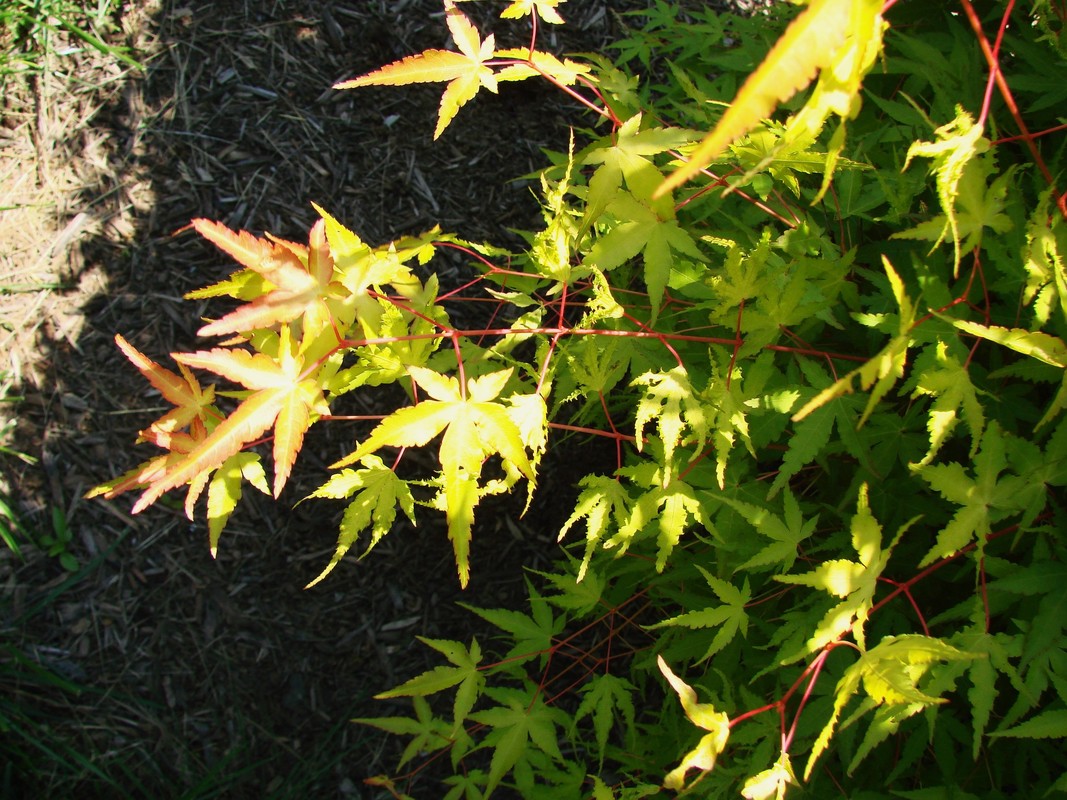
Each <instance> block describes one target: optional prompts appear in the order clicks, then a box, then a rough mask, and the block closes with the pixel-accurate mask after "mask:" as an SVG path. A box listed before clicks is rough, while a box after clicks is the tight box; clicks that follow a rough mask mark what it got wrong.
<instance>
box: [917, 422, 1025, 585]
mask: <svg viewBox="0 0 1067 800" xmlns="http://www.w3.org/2000/svg"><path fill="white" fill-rule="evenodd" d="M1005 441H1006V434H1005V433H1004V432H1003V431H1002V430H1001V428H1000V425H999V424H997V422H996V421H993V422H990V423H989V426H988V427H987V428H986V432H985V435H984V436H983V437H982V443H981V444H982V446H981V448H980V449H979V450H978V454H977V455H976V456H975V457H974V459H973V463H974V477H973V478H971V477H970V476H968V475H967V470H966V469H965V468H964V466H963V465H962V464H959V463H957V462H955V461H953V462H950V463H948V464H932V465H928V466H925V467H921V468H920V469H918V470H917V472H918V474H919V475H920V476H921V477H922V478H923V480H925V481H926V482H927V483H929V484H930V486H931V488H933V489H934V490H935V491H937V492H938V493H939V494H940V495H941V496H942V497H943V498H945V499H946V500H948V501H949V502H952V503H955V504H957V505H958V506H959V509H957V511H956V513H955V514H954V515H953V517H952V519H951V520H949V522H948V524H947V525H945V527H944V528H942V529H941V531H940V532H939V533H938V535H937V543H936V544H935V545H934V546H933V547H932V548H930V551H929V552H928V553H927V554H926V555H925V556H923V559H922V560H921V561H920V562H919V566H920V567H925V566H926V565H928V564H931V563H933V562H934V561H936V560H937V559H939V558H946V557H948V556H950V555H952V554H953V553H956V552H958V551H959V550H960V549H961V548H963V547H966V546H967V545H968V544H970V543H971V542H972V541H975V540H977V544H978V548H979V551H983V550H984V549H985V542H986V537H987V536H988V535H989V534H990V533H991V532H992V530H993V528H992V526H993V523H994V522H995V521H997V520H999V519H1002V518H1004V517H1005V516H1007V515H1008V514H1009V513H1011V512H1013V511H1021V510H1023V509H1024V508H1025V507H1026V506H1025V502H1026V493H1024V492H1022V491H1021V489H1022V487H1021V486H1020V481H1019V479H1012V478H1005V479H1001V478H1000V474H1001V472H1003V471H1004V470H1005V469H1007V466H1008V461H1007V458H1006V454H1005ZM1043 488H1044V487H1041V490H1043ZM1035 489H1036V487H1031V491H1033V490H1035Z"/></svg>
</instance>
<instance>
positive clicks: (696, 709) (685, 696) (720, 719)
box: [656, 656, 730, 790]
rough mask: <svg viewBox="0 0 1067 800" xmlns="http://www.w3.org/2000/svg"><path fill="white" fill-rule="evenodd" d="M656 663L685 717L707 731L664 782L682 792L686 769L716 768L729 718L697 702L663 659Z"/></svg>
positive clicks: (692, 693)
mask: <svg viewBox="0 0 1067 800" xmlns="http://www.w3.org/2000/svg"><path fill="white" fill-rule="evenodd" d="M656 664H657V665H658V666H659V671H660V672H661V673H663V677H664V678H666V679H667V682H668V683H669V684H670V685H671V688H672V689H674V691H675V694H677V695H678V699H679V700H681V702H682V710H683V711H684V712H685V716H686V717H687V718H688V719H689V721H690V722H692V723H693V724H694V725H696V726H697V727H698V728H701V729H702V730H705V731H709V733H707V734H706V735H704V736H703V737H701V739H700V742H699V743H698V744H697V746H696V747H694V748H693V749H692V750H690V751H689V752H688V753H687V754H686V755H685V757H684V758H683V759H682V762H681V763H680V764H679V765H678V766H677V767H675V768H674V769H672V770H671V771H670V772H669V773H668V774H667V776H666V777H665V778H664V779H663V785H664V786H665V787H666V788H668V789H677V790H684V789H685V779H686V775H687V774H688V773H689V770H691V769H699V770H702V771H703V772H710V771H711V770H712V769H714V768H715V762H716V761H717V760H718V758H719V755H720V754H721V753H722V751H723V749H724V748H725V747H726V742H727V741H728V740H729V738H730V717H729V716H728V715H727V714H726V713H725V712H723V711H716V710H715V707H714V706H713V705H711V704H710V703H698V702H697V693H696V692H695V691H694V690H693V688H692V687H691V686H690V685H689V684H687V683H686V682H685V681H683V680H682V679H681V678H679V677H678V676H677V675H675V674H674V672H672V671H671V668H670V667H669V666H667V662H666V661H664V660H663V656H656Z"/></svg>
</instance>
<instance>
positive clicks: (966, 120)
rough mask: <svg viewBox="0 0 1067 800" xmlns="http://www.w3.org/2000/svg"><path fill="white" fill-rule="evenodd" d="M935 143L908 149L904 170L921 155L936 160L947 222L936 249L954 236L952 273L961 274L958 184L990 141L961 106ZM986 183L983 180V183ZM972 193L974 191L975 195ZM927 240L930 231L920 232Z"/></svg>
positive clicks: (943, 126)
mask: <svg viewBox="0 0 1067 800" xmlns="http://www.w3.org/2000/svg"><path fill="white" fill-rule="evenodd" d="M934 135H935V136H936V137H937V140H936V141H934V142H913V143H912V145H911V147H909V148H908V155H907V157H906V159H905V161H904V169H907V168H908V164H910V163H911V160H912V158H914V157H915V156H922V157H924V158H929V159H932V160H933V167H932V169H933V171H934V172H936V173H937V197H938V200H940V201H941V208H942V209H943V210H944V212H945V222H944V224H943V225H941V230H940V234H939V235H938V237H937V241H935V243H934V246H935V247H936V246H937V245H938V244H940V243H941V241H942V240H943V239H944V237H945V236H946V235H951V236H952V244H953V247H954V250H955V259H954V261H953V264H954V270H953V274H954V275H955V274H958V272H959V266H960V249H961V248H960V226H959V216H958V215H957V213H956V201H957V198H958V197H959V191H958V188H959V185H960V181H961V180H962V178H963V176H964V172H965V170H966V168H967V165H968V164H969V163H970V162H971V161H972V159H974V158H975V157H976V156H978V155H979V154H981V153H984V152H985V151H986V150H988V149H989V140H988V139H986V138H984V137H983V136H982V126H981V125H978V124H976V123H975V121H974V117H972V116H971V115H970V114H969V113H967V111H965V110H964V109H963V107H962V106H957V107H956V117H955V119H953V120H952V121H951V122H949V123H947V124H945V125H942V126H941V127H940V128H938V129H937V130H935V131H934ZM983 183H984V181H983ZM972 194H973V192H972ZM920 233H921V236H922V237H923V238H925V237H926V236H927V235H928V232H927V231H921V232H920ZM894 238H913V237H910V236H909V235H908V233H907V232H905V233H898V234H894Z"/></svg>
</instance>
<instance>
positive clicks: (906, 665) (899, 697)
mask: <svg viewBox="0 0 1067 800" xmlns="http://www.w3.org/2000/svg"><path fill="white" fill-rule="evenodd" d="M861 650H862V655H861V656H860V658H859V659H858V660H857V661H856V662H855V663H854V664H852V665H851V666H850V667H849V668H848V669H847V670H845V674H844V675H843V676H842V677H841V680H839V681H838V682H837V686H836V687H835V689H834V709H833V713H832V714H831V716H830V719H829V721H828V722H827V723H826V725H825V726H824V727H823V729H822V732H821V733H820V734H819V736H818V738H817V739H816V741H815V744H814V745H813V746H812V750H811V755H810V756H809V758H808V764H807V767H806V768H805V770H804V779H805V780H807V779H808V778H810V777H811V771H812V769H813V768H814V766H815V762H816V761H817V760H818V758H819V756H820V755H821V754H822V753H823V751H824V750H825V749H826V746H827V745H828V744H829V742H830V738H831V737H832V736H833V732H834V729H835V727H836V726H837V721H838V719H839V718H840V716H841V712H842V711H843V710H844V708H845V706H846V705H848V702H849V700H850V699H851V698H852V696H853V695H855V694H856V692H857V691H859V689H860V687H861V686H862V687H863V689H864V690H865V691H866V693H867V695H868V696H869V697H870V699H871V700H872V701H873V703H871V704H870V705H869V707H871V708H873V707H875V706H878V705H882V704H886V705H890V706H903V707H905V708H907V707H908V706H916V707H917V709H916V710H918V709H921V708H923V707H926V706H930V705H939V704H942V703H945V702H947V701H946V700H945V699H944V698H942V697H935V696H933V695H930V694H927V693H926V692H923V691H922V690H920V689H919V688H918V683H919V681H920V679H922V677H923V676H924V675H925V674H926V673H927V672H928V671H929V669H930V668H931V667H932V666H933V665H934V664H935V663H937V662H939V661H953V660H961V659H973V658H977V657H978V656H977V655H976V654H974V653H967V652H964V651H962V650H959V649H957V648H955V647H953V646H952V645H950V644H948V643H946V642H944V641H942V640H941V639H935V638H932V637H930V636H922V635H919V634H906V635H903V636H886V637H884V638H883V639H882V640H881V641H880V642H879V643H878V645H877V646H876V647H874V648H872V649H871V650H866V649H865V648H861ZM912 713H914V711H912ZM853 766H854V765H853Z"/></svg>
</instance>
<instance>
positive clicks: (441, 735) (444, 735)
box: [352, 695, 454, 796]
mask: <svg viewBox="0 0 1067 800" xmlns="http://www.w3.org/2000/svg"><path fill="white" fill-rule="evenodd" d="M412 705H413V706H414V708H415V718H414V719H411V718H410V717H357V718H356V719H353V720H352V721H353V722H358V723H359V724H360V725H369V726H371V727H373V728H378V729H379V730H383V731H386V732H387V733H393V734H397V735H401V736H412V737H414V738H413V739H412V740H411V741H410V742H409V743H408V745H407V746H406V747H405V748H404V753H403V755H401V757H400V766H403V765H404V764H406V763H408V762H409V761H410V760H411V759H413V758H415V757H416V756H417V755H420V754H424V753H433V752H436V751H438V750H443V749H445V748H446V747H449V746H450V745H452V744H453V743H454V740H453V739H452V737H451V736H450V731H449V727H448V723H446V722H445V721H444V720H442V719H438V718H437V717H436V716H435V715H434V714H433V712H432V711H431V710H430V704H429V703H427V702H426V700H425V699H424V698H423V697H420V696H418V695H416V696H415V697H414V698H413V699H412ZM386 780H387V781H388V779H386ZM368 783H369V781H368ZM389 783H390V784H391V783H392V782H391V781H389ZM396 796H400V795H396ZM405 796H406V795H405Z"/></svg>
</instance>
